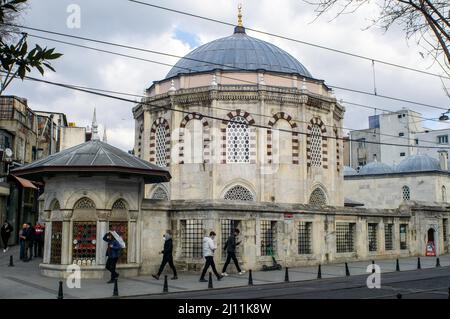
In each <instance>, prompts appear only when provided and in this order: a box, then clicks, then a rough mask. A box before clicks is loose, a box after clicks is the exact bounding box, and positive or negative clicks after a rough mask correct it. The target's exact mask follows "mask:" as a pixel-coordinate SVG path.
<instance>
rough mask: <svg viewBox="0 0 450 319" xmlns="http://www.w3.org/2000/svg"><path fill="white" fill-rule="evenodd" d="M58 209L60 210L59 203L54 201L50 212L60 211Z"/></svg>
mask: <svg viewBox="0 0 450 319" xmlns="http://www.w3.org/2000/svg"><path fill="white" fill-rule="evenodd" d="M60 209H61V206H60V205H59V201H58V200H55V201H54V202H53V203H52V206H51V210H60Z"/></svg>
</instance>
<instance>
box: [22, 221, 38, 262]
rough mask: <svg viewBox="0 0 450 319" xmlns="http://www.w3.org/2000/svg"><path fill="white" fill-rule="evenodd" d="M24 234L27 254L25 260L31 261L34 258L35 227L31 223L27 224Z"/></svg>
mask: <svg viewBox="0 0 450 319" xmlns="http://www.w3.org/2000/svg"><path fill="white" fill-rule="evenodd" d="M23 236H24V237H25V256H24V258H25V259H24V261H26V262H28V261H31V259H32V258H33V242H34V236H35V235H34V228H33V227H32V226H31V224H30V223H27V224H26V228H25V231H24V232H23Z"/></svg>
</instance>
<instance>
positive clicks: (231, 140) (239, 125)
mask: <svg viewBox="0 0 450 319" xmlns="http://www.w3.org/2000/svg"><path fill="white" fill-rule="evenodd" d="M226 135H227V136H226V138H227V163H250V137H249V128H248V124H247V120H246V119H245V118H243V117H242V116H235V117H233V118H232V122H230V123H228V126H227V134H226Z"/></svg>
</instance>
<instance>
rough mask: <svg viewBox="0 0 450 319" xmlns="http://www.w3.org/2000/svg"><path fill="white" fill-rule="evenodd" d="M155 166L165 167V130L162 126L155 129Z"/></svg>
mask: <svg viewBox="0 0 450 319" xmlns="http://www.w3.org/2000/svg"><path fill="white" fill-rule="evenodd" d="M156 165H158V166H160V167H166V129H165V127H164V125H163V124H159V125H158V127H157V128H156Z"/></svg>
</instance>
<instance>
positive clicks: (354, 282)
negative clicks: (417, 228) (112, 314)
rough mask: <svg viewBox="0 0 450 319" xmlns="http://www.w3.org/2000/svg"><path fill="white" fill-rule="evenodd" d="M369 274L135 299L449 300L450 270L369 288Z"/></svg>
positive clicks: (407, 274) (385, 277)
mask: <svg viewBox="0 0 450 319" xmlns="http://www.w3.org/2000/svg"><path fill="white" fill-rule="evenodd" d="M368 276H369V275H360V276H350V277H343V278H328V279H316V280H310V281H301V282H287V283H284V282H283V283H276V284H264V285H258V286H251V287H248V286H245V287H237V288H220V289H208V290H202V291H190V292H180V293H167V294H156V295H155V294H153V295H142V296H135V297H133V298H144V299H148V298H157V299H172V298H174V299H254V298H258V299H265V298H268V299H372V298H374V299H396V298H397V295H398V294H401V295H402V299H448V298H449V289H450V267H440V268H431V269H422V270H413V271H402V272H393V273H385V274H381V288H380V289H376V288H373V289H369V288H368V287H367V285H366V281H367V278H368Z"/></svg>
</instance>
